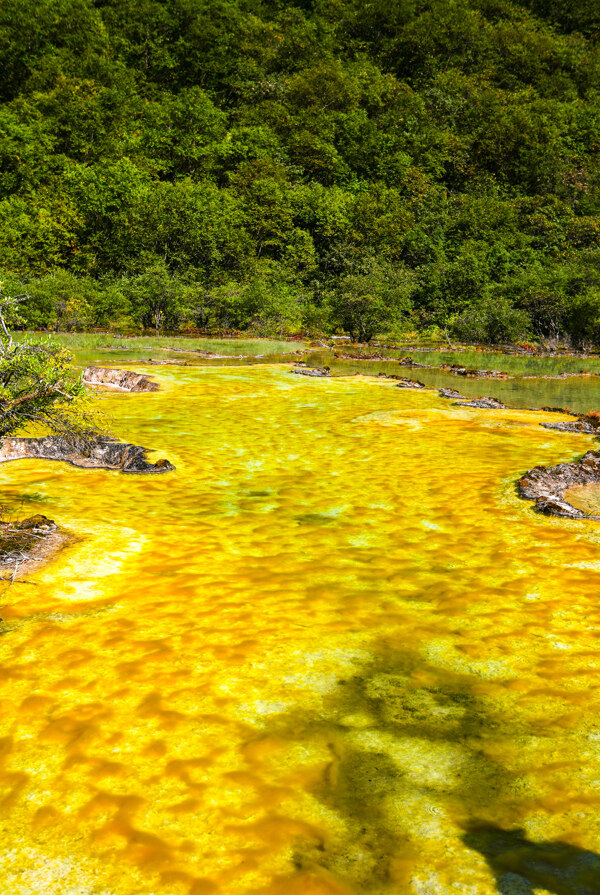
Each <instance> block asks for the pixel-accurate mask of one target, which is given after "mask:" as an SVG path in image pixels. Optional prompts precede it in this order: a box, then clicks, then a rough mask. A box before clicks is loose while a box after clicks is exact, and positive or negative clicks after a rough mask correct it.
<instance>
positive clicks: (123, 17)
mask: <svg viewBox="0 0 600 895" xmlns="http://www.w3.org/2000/svg"><path fill="white" fill-rule="evenodd" d="M599 39H600V6H599V4H598V3H597V2H596V0H519V2H509V0H394V2H389V0H372V2H369V3H366V2H364V0H296V3H295V4H294V3H289V2H283V0H135V2H127V0H4V2H3V3H2V4H0V51H1V55H2V60H3V65H2V67H1V68H0V98H1V105H0V216H1V226H0V267H1V268H2V276H3V278H4V280H5V281H7V282H8V283H12V284H15V285H17V284H19V285H18V288H21V289H22V288H23V284H25V286H26V288H27V290H28V291H29V292H30V293H31V294H32V296H33V300H32V302H31V303H30V305H29V307H28V308H27V309H26V311H25V314H26V316H27V322H28V323H29V325H32V326H38V327H44V326H47V327H51V328H54V327H61V328H69V327H70V328H77V327H104V326H108V325H112V326H119V327H122V328H124V329H127V328H132V327H136V326H137V327H142V326H143V327H150V326H151V327H157V328H169V329H177V328H178V327H181V326H183V325H186V326H195V327H235V328H250V327H253V328H255V329H256V328H257V329H261V330H263V331H268V330H269V328H271V329H273V330H277V331H284V330H286V329H287V330H290V331H291V330H294V329H298V328H304V329H307V328H308V329H310V328H314V329H323V328H324V329H327V328H332V327H341V328H343V329H346V330H348V331H352V332H353V333H354V334H355V335H357V336H362V337H366V336H367V335H369V334H371V335H372V334H373V332H377V331H379V332H385V331H392V332H393V331H399V330H401V329H403V328H404V329H406V328H414V327H420V328H423V327H428V326H442V327H446V326H451V327H452V326H453V327H455V328H456V329H457V332H458V331H460V332H461V333H464V334H465V336H466V337H468V336H469V326H468V323H469V321H470V320H473V321H475V325H474V329H473V330H472V333H471V337H477V338H482V339H490V340H495V339H500V338H505V337H510V338H518V337H519V335H523V334H526V333H529V334H530V335H533V336H537V337H539V338H546V339H552V338H561V337H562V338H564V337H565V336H566V337H570V338H571V339H572V340H573V341H574V342H575V343H578V344H582V343H594V342H595V343H597V342H599V341H600V243H599V239H600V236H599V233H600V230H599V224H600V217H599V213H600V137H599V135H600V42H599ZM367 305H368V309H367ZM360 309H362V310H360ZM365 309H367V310H365ZM359 310H360V314H362V315H363V317H364V314H365V313H366V314H367V316H366V317H364V319H365V320H366V319H367V318H368V320H369V323H368V326H365V327H362V325H358V324H357V320H358V317H357V313H358V312H359ZM471 310H473V311H474V312H475V311H476V313H470V311H471ZM367 311H368V313H367ZM357 326H358V328H357ZM361 327H362V328H361Z"/></svg>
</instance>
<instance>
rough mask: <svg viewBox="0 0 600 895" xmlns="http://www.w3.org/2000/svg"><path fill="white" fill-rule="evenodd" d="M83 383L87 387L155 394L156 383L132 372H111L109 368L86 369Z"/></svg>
mask: <svg viewBox="0 0 600 895" xmlns="http://www.w3.org/2000/svg"><path fill="white" fill-rule="evenodd" d="M83 381H84V382H85V383H86V384H87V385H103V386H106V387H108V388H117V389H119V390H120V391H123V392H157V391H158V383H156V382H152V380H151V379H148V377H147V376H142V374H141V373H134V372H133V370H112V369H111V368H110V367H86V369H85V370H84V372H83Z"/></svg>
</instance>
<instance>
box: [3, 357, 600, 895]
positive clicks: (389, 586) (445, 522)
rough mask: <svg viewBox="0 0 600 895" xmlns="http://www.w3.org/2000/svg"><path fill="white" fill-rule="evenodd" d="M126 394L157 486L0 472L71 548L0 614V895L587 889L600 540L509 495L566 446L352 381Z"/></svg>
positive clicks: (570, 447)
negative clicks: (513, 853) (66, 535)
mask: <svg viewBox="0 0 600 895" xmlns="http://www.w3.org/2000/svg"><path fill="white" fill-rule="evenodd" d="M140 370H144V368H140ZM146 372H152V373H153V374H154V375H156V376H157V378H158V379H159V381H160V384H161V391H160V392H158V393H156V394H141V395H124V394H110V396H109V397H108V398H107V399H106V401H105V406H106V407H107V408H108V409H109V410H110V412H111V414H112V416H113V418H114V420H115V423H114V426H115V428H116V429H117V430H118V431H119V433H120V434H122V436H123V437H124V438H126V439H128V440H130V441H133V442H136V443H141V444H147V445H149V446H151V447H154V448H156V449H157V450H158V451H159V452H160V455H161V456H163V455H164V456H168V457H169V458H170V459H171V460H173V462H175V463H176V464H177V471H176V472H175V473H174V474H172V475H169V476H164V477H155V478H143V477H140V478H136V477H129V476H122V475H119V474H117V473H111V472H105V471H92V470H78V469H74V468H72V467H68V466H64V465H62V464H58V463H55V464H53V463H49V462H38V461H23V462H20V463H14V464H11V465H5V466H2V467H1V468H0V475H1V476H2V485H3V491H4V495H5V501H6V502H7V503H8V504H9V508H10V509H12V510H13V511H14V512H17V511H18V509H19V507H20V504H21V502H22V500H23V499H24V501H25V505H31V506H33V505H35V511H36V512H43V513H45V514H46V515H49V516H52V517H54V518H56V519H58V520H60V521H61V523H62V524H63V525H65V526H66V527H69V528H71V529H72V530H73V531H76V532H78V533H80V534H82V535H83V538H82V540H81V541H80V542H78V543H77V544H75V545H73V546H71V547H69V548H68V549H67V550H66V551H65V552H64V553H63V554H62V555H61V556H60V557H59V559H58V560H56V561H55V562H54V563H53V564H52V565H51V566H49V567H47V568H46V569H45V570H44V571H43V572H40V573H37V574H36V575H35V576H33V577H32V578H31V579H28V582H27V583H21V584H18V585H14V586H13V587H12V588H10V589H9V590H7V591H5V593H4V595H3V598H2V599H3V604H4V608H3V610H2V613H1V614H2V617H3V619H4V628H3V635H2V637H0V650H1V660H2V670H3V674H2V677H1V679H0V705H1V708H2V712H1V715H0V719H1V721H0V723H1V725H2V730H1V731H0V736H1V737H2V739H1V740H0V798H1V799H2V821H3V849H4V853H3V855H2V862H1V864H0V880H1V882H0V891H2V892H7V893H8V892H10V893H15V895H29V893H34V892H35V893H38V892H43V893H49V895H75V893H76V895H134V893H135V895H155V893H156V895H188V893H191V895H200V893H211V892H218V893H226V895H229V893H231V895H237V893H240V895H242V893H263V895H267V893H268V895H283V893H285V895H294V893H297V895H300V893H302V895H304V893H307V895H310V893H313V895H342V893H374V895H377V893H381V895H388V893H394V895H395V893H398V895H404V893H407V895H413V893H414V895H438V893H440V895H445V893H448V895H455V893H459V892H461V893H462V892H468V893H469V895H493V893H495V892H504V893H506V892H509V891H514V892H530V891H533V889H534V888H535V887H536V886H537V887H538V889H539V886H540V883H539V879H540V877H539V872H540V871H539V863H540V861H541V860H542V858H541V855H542V852H541V851H540V849H542V851H543V860H544V861H545V862H546V864H547V865H548V866H549V867H550V871H551V872H550V871H548V873H547V876H546V879H547V880H548V881H549V882H546V883H544V884H545V885H547V887H548V891H551V892H554V891H556V892H563V891H573V892H575V893H577V892H579V891H581V892H582V893H586V892H596V891H598V889H597V888H594V885H595V883H591V884H590V883H588V882H585V885H587V886H588V888H587V889H586V888H585V887H584V883H583V882H581V880H585V879H586V878H585V875H583V876H582V875H581V874H580V876H579V877H578V876H577V875H576V871H575V870H573V869H572V864H573V861H575V862H576V859H578V856H580V855H582V854H583V855H588V856H589V855H592V858H593V856H595V855H596V854H597V853H598V852H599V850H600V815H599V813H598V802H599V801H600V795H599V794H598V788H597V780H598V777H599V775H600V749H599V748H598V743H599V742H600V726H599V724H598V708H599V706H598V700H599V697H598V693H599V692H600V691H599V688H598V684H599V680H600V654H599V653H598V636H599V635H600V607H599V604H598V598H597V594H598V585H599V579H598V575H599V573H600V565H599V564H598V527H597V523H594V522H583V523H570V522H565V521H561V520H555V519H546V518H541V517H538V516H536V515H535V514H534V513H533V512H532V509H531V505H530V504H529V503H526V502H523V501H520V500H519V499H518V498H517V497H516V495H515V490H514V481H515V479H516V478H517V477H518V475H519V474H520V473H522V472H523V471H524V470H526V469H527V468H529V467H531V466H532V465H534V464H535V463H554V462H558V461H560V460H564V459H569V458H571V457H572V456H573V455H575V454H577V453H579V452H583V451H584V450H585V449H587V448H588V447H589V446H590V445H592V443H593V442H592V440H591V439H589V438H587V437H583V436H575V435H564V434H561V433H555V432H551V431H548V430H545V429H543V428H541V427H540V426H539V422H540V420H541V419H543V417H542V416H541V415H539V414H534V413H531V412H528V411H476V410H472V409H469V408H454V407H452V406H451V404H450V403H449V402H447V401H443V400H442V399H440V398H438V397H437V395H436V394H435V393H432V392H425V393H422V392H421V393H415V392H407V391H404V390H400V389H397V388H395V387H394V385H393V383H390V382H385V381H379V382H378V381H375V380H373V379H365V378H362V377H356V378H352V379H334V380H314V379H306V378H304V377H300V376H291V375H290V374H289V372H288V370H287V368H284V367H277V366H272V367H266V366H265V367H260V366H254V367H237V368H209V367H200V368H195V369H189V368H184V369H179V370H177V369H175V368H149V369H148V370H147V371H146ZM474 824H475V825H476V827H477V830H479V831H481V830H484V833H482V832H480V833H477V834H475V833H473V825H474ZM490 828H492V829H495V830H499V831H500V833H499V834H498V835H500V834H502V831H505V832H506V835H507V836H509V837H510V836H511V835H513V838H514V837H517V839H518V842H519V843H521V846H520V847H522V848H524V847H525V846H523V845H522V843H523V842H525V843H526V844H529V845H528V847H531V849H532V850H533V851H532V853H531V854H530V856H529V858H528V859H527V860H525V858H523V859H522V860H521V859H519V860H520V863H519V862H517V863H516V864H514V865H511V866H512V869H511V867H510V866H509V868H508V869H506V867H505V864H506V861H507V860H508V861H510V860H512V859H511V858H510V855H509V857H508V858H507V857H506V852H507V850H508V851H509V852H510V847H509V846H510V843H509V845H506V843H504V844H502V843H500V845H497V844H494V843H495V842H496V840H493V841H492V839H493V837H492V839H490V836H491V834H488V833H487V832H485V831H486V830H489V829H490ZM515 831H516V832H515ZM473 837H475V838H473ZM519 837H520V838H519ZM502 842H504V840H502ZM552 842H560V843H562V844H563V845H564V848H562V849H561V848H557V847H550V846H549V847H548V848H546V849H545V850H543V848H542V847H543V846H544V847H545V844H547V843H552ZM515 847H516V846H515ZM498 849H500V851H498ZM536 849H537V851H536ZM553 849H554V850H553ZM565 849H567V851H568V849H570V851H568V854H567V857H565V854H566V852H565ZM586 860H588V859H587V858H586ZM589 860H592V859H591V858H590V859H589ZM569 861H570V862H571V863H570V864H569ZM502 862H504V863H502ZM536 862H537V863H536ZM561 862H562V863H561ZM565 862H566V863H565ZM567 865H568V866H567ZM590 866H591V865H590ZM594 866H595V865H594ZM565 867H566V869H565ZM569 868H571V869H569ZM576 870H577V868H576ZM544 872H546V871H544ZM577 872H579V870H577ZM536 873H538V876H536V875H535V874H536ZM569 873H570V874H571V876H568V874H569ZM548 874H549V875H548ZM565 874H567V875H566V876H565ZM573 874H575V875H573ZM565 880H566V882H565ZM569 880H571V882H570V883H569ZM573 880H575V882H573ZM509 885H511V886H512V887H513V888H512V889H509V888H507V887H508V886H509ZM565 885H572V886H575V885H578V886H579V885H580V886H581V888H579V889H578V888H572V889H571V890H568V889H565ZM590 885H591V888H590ZM519 886H520V887H521V888H519ZM552 886H554V888H552ZM560 886H562V888H560ZM503 887H504V888H503ZM536 891H537V890H536ZM540 891H543V890H540Z"/></svg>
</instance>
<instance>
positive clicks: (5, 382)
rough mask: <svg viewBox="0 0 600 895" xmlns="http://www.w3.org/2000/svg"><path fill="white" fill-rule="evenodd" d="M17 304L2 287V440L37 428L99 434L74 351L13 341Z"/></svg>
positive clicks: (85, 435) (0, 392)
mask: <svg viewBox="0 0 600 895" xmlns="http://www.w3.org/2000/svg"><path fill="white" fill-rule="evenodd" d="M18 302H19V299H18V298H17V299H15V298H7V297H6V296H5V295H4V294H2V289H1V288H0V437H2V436H6V435H12V434H14V433H15V432H18V431H19V430H21V429H24V428H27V427H30V428H31V427H32V426H33V427H35V429H36V431H40V430H41V431H45V432H47V431H51V432H57V433H61V434H63V435H64V434H66V435H78V436H84V437H87V436H90V435H92V434H96V433H97V432H98V431H99V424H100V418H99V416H98V415H97V414H95V413H94V411H93V408H92V407H91V399H90V398H89V397H88V396H87V395H86V391H85V386H84V385H83V382H82V379H81V374H80V373H78V372H77V371H76V370H75V369H74V367H73V356H72V355H71V353H70V352H69V351H67V350H66V349H65V348H63V347H61V346H56V345H52V344H51V343H50V342H46V343H45V344H40V343H39V342H38V343H33V342H29V341H27V340H26V341H21V342H14V341H13V338H12V335H11V333H10V330H9V328H8V327H9V325H10V322H11V317H12V318H13V319H15V316H16V315H15V309H16V306H17V304H18Z"/></svg>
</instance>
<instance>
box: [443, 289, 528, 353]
mask: <svg viewBox="0 0 600 895" xmlns="http://www.w3.org/2000/svg"><path fill="white" fill-rule="evenodd" d="M530 326H531V323H530V320H529V316H528V314H527V312H526V311H522V310H518V309H517V308H513V307H512V306H511V305H510V304H509V303H508V302H507V301H506V300H498V299H496V298H492V297H490V298H487V299H486V300H484V301H481V302H477V303H476V304H474V306H473V307H471V308H467V309H466V310H465V311H463V312H462V313H461V314H459V315H458V316H456V317H455V318H454V319H453V320H452V321H451V330H452V333H453V335H454V336H455V337H456V338H457V339H459V340H460V341H462V342H484V343H488V344H491V345H500V344H509V343H511V342H513V343H514V342H518V341H519V340H520V339H523V338H525V337H526V336H527V334H528V332H529V329H530Z"/></svg>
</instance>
